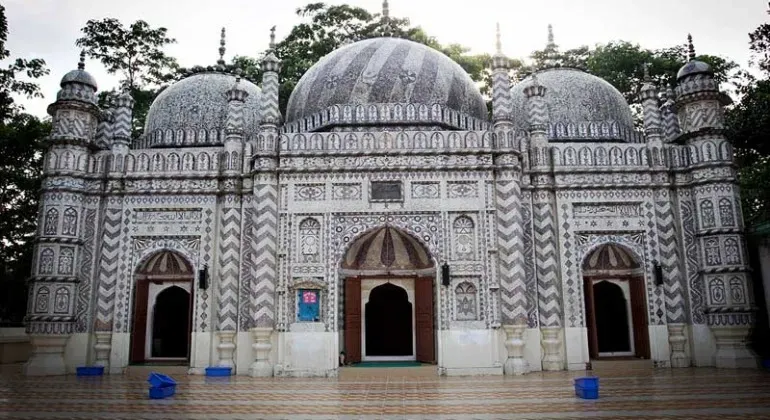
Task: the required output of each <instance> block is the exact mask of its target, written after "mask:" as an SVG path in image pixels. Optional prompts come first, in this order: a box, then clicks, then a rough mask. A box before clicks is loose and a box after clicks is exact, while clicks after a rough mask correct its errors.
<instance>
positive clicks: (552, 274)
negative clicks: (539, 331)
mask: <svg viewBox="0 0 770 420" xmlns="http://www.w3.org/2000/svg"><path fill="white" fill-rule="evenodd" d="M539 194H540V195H545V196H546V197H547V198H552V194H551V193H548V192H541V193H539ZM532 207H533V208H532V216H533V217H532V219H533V222H532V224H533V229H534V232H535V273H536V275H537V286H538V310H539V312H540V325H541V326H544V327H560V326H561V323H562V322H561V318H562V308H561V289H560V284H559V265H558V260H557V249H556V248H557V242H556V224H555V221H554V217H553V215H554V209H553V207H552V206H551V200H547V201H546V202H536V203H534V204H533V206H532Z"/></svg>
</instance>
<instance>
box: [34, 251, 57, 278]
mask: <svg viewBox="0 0 770 420" xmlns="http://www.w3.org/2000/svg"><path fill="white" fill-rule="evenodd" d="M53 254H54V253H53V249H51V248H45V249H44V250H42V251H41V252H40V263H39V265H38V269H37V272H38V273H39V274H53V257H54V255H53Z"/></svg>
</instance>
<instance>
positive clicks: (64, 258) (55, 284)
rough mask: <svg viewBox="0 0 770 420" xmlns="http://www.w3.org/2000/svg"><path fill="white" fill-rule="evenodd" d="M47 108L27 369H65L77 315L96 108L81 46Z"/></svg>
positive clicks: (93, 84) (50, 372) (44, 371)
mask: <svg viewBox="0 0 770 420" xmlns="http://www.w3.org/2000/svg"><path fill="white" fill-rule="evenodd" d="M48 112H49V114H51V116H52V117H53V122H52V130H51V135H50V136H49V137H48V149H47V150H46V152H45V156H44V159H45V162H48V163H47V164H46V171H45V173H44V176H43V180H42V188H41V195H40V214H41V215H43V217H42V219H41V220H40V223H39V228H38V231H37V235H36V238H35V244H36V246H35V258H34V261H36V264H35V266H33V267H32V276H31V278H30V286H29V287H30V289H29V291H30V299H29V303H28V315H27V318H26V328H27V333H28V334H29V336H30V339H31V344H32V348H33V350H32V355H31V357H30V359H29V361H28V362H27V364H26V365H25V367H24V372H25V373H26V374H27V375H63V374H65V373H67V370H68V369H67V366H66V365H65V361H64V349H65V346H66V345H67V340H68V339H69V337H70V335H71V334H72V333H73V332H74V326H75V322H76V321H78V317H77V315H76V314H75V308H76V307H77V305H76V304H75V303H76V299H77V296H78V289H79V284H80V282H81V281H82V278H81V277H80V275H79V273H80V271H79V267H80V265H81V261H80V259H81V255H82V252H81V248H82V241H81V239H80V238H82V236H81V230H82V229H83V224H84V223H82V222H80V220H81V216H82V215H83V211H84V208H83V204H84V201H85V200H84V198H83V196H84V193H85V182H84V178H85V175H86V171H87V162H88V160H89V154H90V148H92V147H94V146H95V135H96V128H97V125H98V121H99V117H100V114H101V112H100V110H99V108H98V107H97V105H96V81H95V80H94V78H93V77H92V76H91V75H90V74H88V72H86V71H85V53H82V52H81V54H80V62H79V63H78V67H77V69H76V70H73V71H71V72H69V73H67V74H66V75H65V76H64V77H63V78H62V81H61V90H60V91H59V93H58V95H57V98H56V102H54V103H53V104H51V105H50V106H49V107H48Z"/></svg>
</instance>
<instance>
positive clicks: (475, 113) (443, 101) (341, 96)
mask: <svg viewBox="0 0 770 420" xmlns="http://www.w3.org/2000/svg"><path fill="white" fill-rule="evenodd" d="M346 104H350V105H367V104H413V105H427V106H429V107H430V106H432V105H434V104H439V105H441V106H443V107H446V108H448V109H451V110H454V111H458V112H461V113H463V114H465V115H468V116H470V117H474V118H478V119H482V120H486V119H487V108H486V105H485V102H484V98H483V97H482V96H481V93H480V92H479V89H478V87H477V86H476V84H475V83H474V82H473V80H472V79H471V78H470V76H468V74H467V73H466V72H465V71H464V70H463V69H462V67H460V66H459V65H458V64H457V63H455V62H454V61H452V59H450V58H449V57H447V56H446V55H444V54H442V53H440V52H438V51H436V50H434V49H432V48H430V47H427V46H425V45H422V44H418V43H416V42H412V41H408V40H405V39H400V38H373V39H367V40H363V41H359V42H356V43H353V44H350V45H347V46H344V47H341V48H339V49H338V50H335V51H334V52H332V53H330V54H329V55H327V56H326V57H324V58H322V59H321V60H320V61H319V62H318V63H316V64H315V65H314V66H313V67H311V68H310V69H309V70H308V71H307V72H306V73H305V75H304V76H302V79H300V81H299V83H298V84H297V86H296V88H295V89H294V92H292V94H291V97H290V98H289V104H288V109H287V112H286V119H287V121H295V120H299V119H302V118H305V117H311V116H314V115H316V114H317V113H319V112H321V111H323V110H325V109H327V108H328V107H330V106H332V105H346Z"/></svg>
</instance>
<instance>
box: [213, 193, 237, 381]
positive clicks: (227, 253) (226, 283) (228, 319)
mask: <svg viewBox="0 0 770 420" xmlns="http://www.w3.org/2000/svg"><path fill="white" fill-rule="evenodd" d="M240 201H241V200H240V197H239V196H236V195H230V194H228V195H226V196H223V197H222V207H221V208H220V215H221V217H220V223H219V270H218V271H219V273H218V274H219V275H218V277H217V278H218V285H217V286H218V292H219V293H218V294H217V335H218V336H219V344H217V350H218V351H219V362H218V365H219V366H233V365H234V361H233V353H234V352H235V347H236V345H235V340H234V337H235V333H236V330H237V325H238V323H237V321H238V278H239V274H240V272H239V267H240V244H241V208H240Z"/></svg>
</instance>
